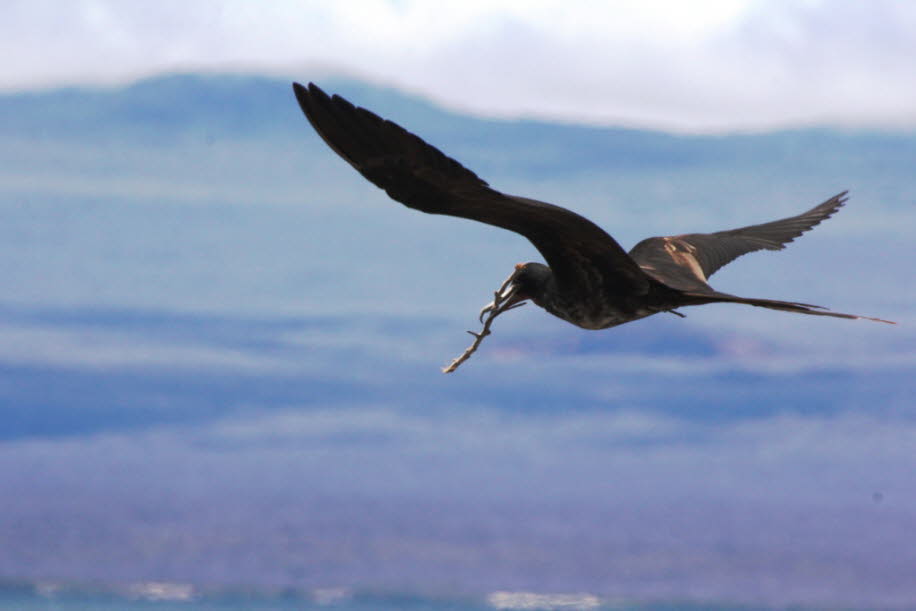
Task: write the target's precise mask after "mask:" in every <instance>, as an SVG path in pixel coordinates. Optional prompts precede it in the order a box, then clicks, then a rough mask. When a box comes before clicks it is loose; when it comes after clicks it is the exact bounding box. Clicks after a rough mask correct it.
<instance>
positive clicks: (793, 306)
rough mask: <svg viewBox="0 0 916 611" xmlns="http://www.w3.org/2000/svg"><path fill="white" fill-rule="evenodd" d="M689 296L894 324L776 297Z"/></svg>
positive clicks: (715, 293) (702, 294)
mask: <svg viewBox="0 0 916 611" xmlns="http://www.w3.org/2000/svg"><path fill="white" fill-rule="evenodd" d="M685 294H686V295H688V296H690V297H696V298H698V299H702V300H703V301H701V303H743V304H746V305H752V306H756V307H758V308H769V309H771V310H782V311H784V312H795V313H797V314H810V315H812V316H833V317H834V318H849V319H862V320H873V321H875V322H883V323H887V324H889V325H896V324H897V323H895V322H894V321H892V320H884V319H882V318H872V317H871V316H858V315H856V314H843V313H842V312H831V311H830V310H828V309H827V308H825V307H823V306H817V305H811V304H810V303H798V302H795V301H779V300H776V299H754V298H749V297H738V296H736V295H729V294H728V293H719V292H713V293H699V292H698V293H685Z"/></svg>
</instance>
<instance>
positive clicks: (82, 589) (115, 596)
mask: <svg viewBox="0 0 916 611" xmlns="http://www.w3.org/2000/svg"><path fill="white" fill-rule="evenodd" d="M766 608H767V607H754V606H747V605H737V604H727V603H716V602H714V601H705V602H698V601H657V602H627V601H617V600H610V599H607V598H602V597H600V596H596V595H593V594H587V593H565V594H545V593H536V592H509V591H497V592H492V593H490V594H487V595H483V596H453V597H439V596H430V595H415V594H409V593H378V592H376V593H371V592H353V591H350V590H347V589H344V588H329V589H316V590H310V591H298V590H291V589H278V590H276V591H266V590H257V591H245V590H240V589H225V590H220V589H212V588H211V589H204V590H198V589H196V588H194V587H193V586H191V585H188V584H179V583H143V584H129V585H118V586H99V585H95V586H73V585H60V584H52V583H19V584H7V585H6V586H5V587H3V586H0V609H3V610H9V611H39V610H42V611H44V610H48V611H50V610H54V611H110V610H119V611H135V610H136V611H139V610H148V611H171V610H175V611H186V610H190V609H201V610H211V609H212V610H213V611H218V610H222V609H226V610H229V609H245V610H248V611H275V610H276V611H280V610H285V609H304V610H308V609H315V610H318V609H321V610H328V611H331V610H334V611H398V610H404V611H489V610H492V611H498V610H505V611H513V610H519V611H522V610H529V611H554V610H556V611H611V610H613V611H628V610H639V611H676V610H681V609H682V610H685V611H692V610H697V611H699V610H711V611H729V610H732V609H735V610H739V609H740V610H741V611H754V610H755V609H761V610H762V609H766ZM793 608H794V609H797V610H798V611H803V609H804V608H803V607H793Z"/></svg>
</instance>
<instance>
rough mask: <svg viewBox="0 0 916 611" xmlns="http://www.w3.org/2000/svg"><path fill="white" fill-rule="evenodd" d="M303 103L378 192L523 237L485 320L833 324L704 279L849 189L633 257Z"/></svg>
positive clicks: (600, 324)
mask: <svg viewBox="0 0 916 611" xmlns="http://www.w3.org/2000/svg"><path fill="white" fill-rule="evenodd" d="M293 90H294V92H295V94H296V99H297V100H298V101H299V106H300V107H301V108H302V110H303V112H304V113H305V116H306V117H307V118H308V120H309V122H310V123H311V124H312V127H314V128H315V131H317V132H318V134H319V135H320V136H321V137H322V138H323V139H324V141H325V142H326V143H327V144H328V146H330V147H331V148H332V149H333V150H334V152H336V153H337V154H338V155H340V156H341V157H343V158H344V159H345V160H346V161H347V162H348V163H349V164H350V165H352V166H353V167H354V168H356V170H357V171H358V172H359V173H360V174H362V175H363V176H364V177H365V178H367V179H368V180H369V181H370V182H372V183H373V184H374V185H376V186H377V187H380V188H382V189H384V190H385V192H386V193H388V195H389V196H390V197H391V198H392V199H394V200H396V201H399V202H401V203H403V204H405V205H406V206H407V207H409V208H413V209H415V210H420V211H421V212H427V213H430V214H446V215H449V216H457V217H462V218H466V219H471V220H474V221H480V222H482V223H487V224H489V225H495V226H497V227H502V228H503V229H508V230H510V231H514V232H516V233H519V234H521V235H523V236H525V237H526V238H528V240H530V241H531V243H532V244H534V247H535V248H537V249H538V251H540V253H541V254H542V255H543V256H544V259H545V260H546V261H547V265H544V264H541V263H520V264H518V265H517V266H516V271H515V272H514V273H513V276H511V279H512V280H511V282H509V283H507V284H506V285H505V286H506V289H505V291H504V292H503V293H502V294H501V295H499V296H498V298H497V299H496V300H495V301H494V303H493V304H490V305H489V306H487V307H485V308H484V310H483V311H482V312H481V316H483V314H485V313H487V312H491V313H494V312H495V313H499V312H503V311H505V310H507V309H508V308H510V307H512V306H514V305H516V304H518V303H519V302H521V301H523V300H526V299H530V300H531V301H533V302H534V303H536V304H537V305H539V306H540V307H542V308H544V309H545V310H547V311H548V312H550V313H551V314H553V315H554V316H558V317H559V318H562V319H563V320H565V321H568V322H570V323H572V324H574V325H576V326H578V327H582V328H584V329H606V328H608V327H613V326H615V325H620V324H623V323H626V322H630V321H632V320H637V319H639V318H643V317H645V316H650V315H652V314H656V313H658V312H673V313H675V314H678V315H680V313H679V312H676V311H675V308H679V307H682V306H693V305H703V304H707V303H720V302H728V303H743V304H747V305H752V306H759V307H764V308H771V309H774V310H785V311H788V312H798V313H800V314H813V315H815V316H834V317H837V318H853V319H854V318H867V319H869V320H876V321H879V322H890V321H884V320H880V319H877V318H869V317H867V316H855V315H853V314H841V313H839V312H830V311H827V310H826V309H825V308H823V307H821V306H814V305H810V304H806V303H797V302H793V301H777V300H773V299H756V298H746V297H737V296H735V295H729V294H728V293H721V292H719V291H717V290H715V289H714V288H712V287H711V286H710V285H709V284H708V283H707V279H708V278H709V277H710V276H712V274H714V273H715V272H716V270H718V269H719V268H720V267H722V266H723V265H726V264H727V263H730V262H731V261H733V260H734V259H736V258H737V257H740V256H741V255H744V254H746V253H749V252H753V251H755V250H761V249H769V250H781V249H782V248H784V246H785V244H787V243H789V242H791V241H792V240H793V239H795V238H797V237H798V236H800V235H801V234H802V233H804V232H806V231H808V230H809V229H811V228H812V227H814V226H815V225H817V224H818V223H820V222H821V221H823V220H824V219H826V218H828V217H829V216H830V215H832V214H833V213H834V212H836V211H837V210H838V209H839V208H840V207H841V206H842V205H843V204H844V202H845V201H846V192H845V191H844V192H843V193H840V194H839V195H835V196H834V197H831V198H830V199H828V200H827V201H825V202H824V203H822V204H820V205H818V206H815V207H814V208H812V209H811V210H809V211H808V212H805V213H803V214H799V215H798V216H793V217H790V218H786V219H782V220H779V221H773V222H771V223H764V224H762V225H752V226H749V227H742V228H740V229H732V230H730V231H719V232H716V233H689V234H684V235H677V236H670V237H656V238H648V239H646V240H643V241H642V242H640V243H639V244H637V245H636V246H635V247H634V248H633V249H632V250H631V251H630V252H629V253H627V252H626V251H625V250H623V248H621V247H620V245H619V244H618V243H617V242H616V241H615V240H614V238H612V237H611V236H610V235H608V234H607V233H606V232H605V231H604V230H603V229H601V228H600V227H598V226H597V225H595V224H594V223H592V222H591V221H589V220H588V219H586V218H584V217H582V216H579V215H578V214H576V213H575V212H572V211H570V210H567V209H565V208H561V207H559V206H555V205H553V204H548V203H544V202H539V201H537V200H533V199H528V198H526V197H519V196H517V195H509V194H507V193H501V192H499V191H497V190H495V189H493V188H491V187H490V186H489V185H488V184H487V183H486V181H484V180H482V179H480V178H479V177H478V176H477V175H476V174H474V172H472V171H470V170H468V169H467V168H465V167H464V166H462V165H461V164H460V163H458V162H457V161H455V160H454V159H452V158H450V157H448V156H446V155H444V154H443V153H442V152H440V151H439V150H438V149H436V148H435V147H433V146H431V145H429V144H427V143H426V142H424V141H423V140H422V139H420V138H419V137H418V136H415V135H414V134H412V133H410V132H408V131H407V130H405V129H404V128H402V127H400V126H399V125H397V124H396V123H393V122H391V121H387V120H385V119H382V118H381V117H379V116H378V115H376V114H374V113H373V112H371V111H369V110H366V109H365V108H360V107H358V106H354V105H353V104H351V103H350V102H348V101H347V100H345V99H344V98H342V97H340V96H339V95H333V96H328V95H327V94H326V93H325V92H324V91H322V90H321V89H320V88H318V87H317V86H316V85H314V84H312V83H309V85H308V87H307V88H306V87H303V86H302V85H300V84H299V83H293Z"/></svg>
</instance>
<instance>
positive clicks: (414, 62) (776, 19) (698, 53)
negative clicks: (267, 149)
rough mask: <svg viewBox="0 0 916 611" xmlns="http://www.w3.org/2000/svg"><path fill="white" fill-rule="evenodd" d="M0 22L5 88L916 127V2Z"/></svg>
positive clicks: (384, 2) (690, 125) (398, 5)
mask: <svg viewBox="0 0 916 611" xmlns="http://www.w3.org/2000/svg"><path fill="white" fill-rule="evenodd" d="M0 17H2V18H0V53H2V56H3V57H5V58H7V60H6V61H4V62H2V63H0V91H17V90H22V89H34V88H48V87H55V86H60V85H72V84H111V83H118V82H128V81H131V80H134V79H137V78H141V77H143V76H148V75H152V74H158V73H162V72H169V71H191V70H195V71H196V70H207V71H239V70H242V71H257V72H267V73H274V74H278V75H282V76H284V77H290V78H296V79H297V80H306V81H307V80H320V79H321V78H322V77H323V76H327V75H328V74H330V73H343V74H346V75H350V76H356V77H359V78H363V79H367V80H369V81H372V82H373V83H376V84H381V85H390V86H395V87H398V88H400V89H403V90H405V91H408V92H410V93H413V94H419V95H422V96H424V97H426V98H428V99H431V100H432V101H434V102H436V103H439V104H441V105H444V106H446V107H447V108H451V109H454V110H458V111H462V112H472V113H475V114H478V115H482V116H494V117H538V118H545V119H553V120H562V121H568V122H587V123H599V124H613V125H627V126H635V127H651V128H659V129H670V130H676V131H688V132H703V131H734V130H761V129H771V128H779V127H799V126H805V125H812V124H829V125H840V126H850V127H882V128H899V127H906V128H913V127H916V71H914V70H913V66H914V62H916V36H913V32H914V31H916V3H914V2H912V1H910V0H871V1H869V2H862V1H860V0H694V1H692V2H681V1H680V0H634V1H626V0H620V1H602V0H461V1H457V2H432V1H423V0H354V1H351V2H327V1H326V0H315V1H313V0H273V1H272V2H264V3H262V2H251V1H249V0H196V1H194V2H186V1H184V0H161V1H159V2H146V1H145V0H68V1H67V2H60V1H59V0H5V1H4V2H3V5H2V8H0ZM12 58H15V60H14V61H11V59H12Z"/></svg>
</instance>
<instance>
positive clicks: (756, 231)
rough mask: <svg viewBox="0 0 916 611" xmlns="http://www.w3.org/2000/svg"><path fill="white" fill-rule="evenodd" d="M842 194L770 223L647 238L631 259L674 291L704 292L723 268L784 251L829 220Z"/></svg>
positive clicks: (841, 198) (837, 206)
mask: <svg viewBox="0 0 916 611" xmlns="http://www.w3.org/2000/svg"><path fill="white" fill-rule="evenodd" d="M846 193H847V191H843V192H842V193H840V194H838V195H834V196H833V197H831V198H830V199H828V200H827V201H825V202H824V203H822V204H820V205H817V206H815V207H814V208H812V209H811V210H808V211H807V212H804V213H802V214H799V215H798V216H793V217H789V218H785V219H781V220H778V221H773V222H771V223H763V224H761V225H751V226H749V227H741V228H739V229H731V230H729V231H718V232H716V233H688V234H684V235H677V236H669V237H657V238H648V239H645V240H643V241H642V242H640V243H639V244H637V245H636V246H634V247H633V249H632V250H630V256H631V257H633V259H634V260H636V262H637V263H638V264H639V265H640V267H642V269H644V270H645V271H646V273H648V274H649V275H650V276H652V277H654V278H655V279H657V280H660V281H662V282H664V283H665V284H667V285H669V286H672V287H674V288H679V289H682V290H701V289H703V288H708V287H709V285H708V284H707V280H708V279H709V277H710V276H712V275H713V274H714V273H716V271H717V270H718V269H719V268H721V267H722V266H724V265H727V264H728V263H731V262H732V261H734V260H735V259H737V258H738V257H740V256H741V255H745V254H747V253H749V252H754V251H755V250H762V249H768V250H782V249H783V248H785V245H786V244H788V243H789V242H791V241H792V240H794V239H795V238H797V237H799V236H800V235H801V234H803V233H804V232H806V231H808V230H809V229H811V228H812V227H814V226H815V225H817V224H818V223H820V222H821V221H823V220H824V219H826V218H829V217H830V215H832V214H833V213H834V212H836V211H837V210H839V209H840V207H841V206H842V205H843V204H844V203H845V202H846V199H847V198H846Z"/></svg>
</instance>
